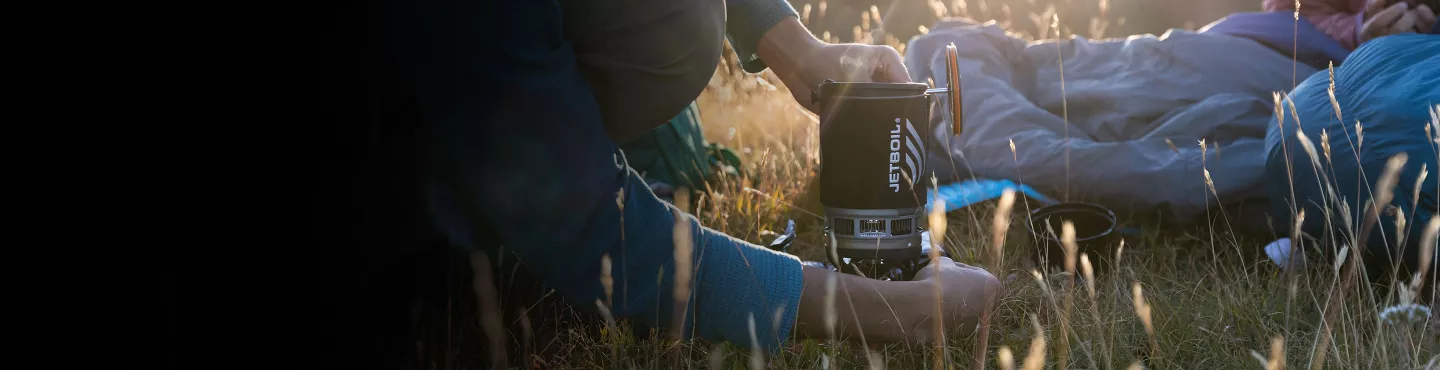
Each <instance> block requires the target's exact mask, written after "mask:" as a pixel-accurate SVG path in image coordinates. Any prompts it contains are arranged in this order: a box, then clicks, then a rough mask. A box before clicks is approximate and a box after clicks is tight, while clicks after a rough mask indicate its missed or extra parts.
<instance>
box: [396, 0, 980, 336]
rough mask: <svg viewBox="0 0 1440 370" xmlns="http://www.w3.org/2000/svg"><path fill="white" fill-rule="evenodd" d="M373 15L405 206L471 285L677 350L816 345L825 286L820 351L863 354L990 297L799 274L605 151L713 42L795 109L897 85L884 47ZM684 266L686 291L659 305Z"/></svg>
mask: <svg viewBox="0 0 1440 370" xmlns="http://www.w3.org/2000/svg"><path fill="white" fill-rule="evenodd" d="M722 4H723V8H722ZM727 13H728V14H727ZM385 14H386V17H387V18H386V25H387V26H386V28H385V40H386V43H385V47H386V52H387V54H386V55H388V56H389V58H390V59H389V60H390V61H389V64H388V65H389V66H391V67H392V68H393V69H392V71H394V72H395V74H396V76H397V78H396V81H398V82H397V85H396V86H398V87H397V88H399V89H403V90H405V91H406V94H408V96H411V97H413V102H414V104H415V107H414V109H415V110H416V111H418V112H419V113H418V116H421V117H423V124H422V125H421V126H422V127H423V129H421V130H419V132H422V134H420V135H421V136H420V137H421V138H422V139H421V140H420V142H421V143H422V144H421V145H422V146H421V149H419V150H420V151H421V153H422V154H423V156H422V157H421V158H420V159H419V163H424V167H423V171H422V172H421V173H420V174H419V178H417V179H416V181H418V183H419V187H420V188H419V189H420V192H419V193H418V194H419V197H420V199H419V204H420V206H419V209H420V210H422V212H421V213H422V214H423V217H425V219H426V220H427V222H429V223H430V224H431V225H432V226H433V230H434V233H435V234H434V236H435V237H437V238H438V240H439V242H440V243H442V244H444V245H446V246H449V247H452V248H456V249H459V250H463V251H465V252H467V253H472V254H471V255H472V256H473V257H474V258H473V259H472V262H474V263H473V264H472V268H474V269H475V270H476V271H477V272H483V271H486V270H493V269H492V268H491V266H487V264H492V263H494V261H497V260H500V259H508V258H513V259H518V261H519V263H520V264H521V265H523V266H524V270H526V271H528V272H530V273H533V274H534V276H535V277H537V278H538V280H539V281H540V282H542V283H543V284H544V285H546V286H548V287H550V288H553V289H554V290H555V292H556V293H557V294H558V295H559V296H562V297H563V298H564V299H565V300H566V301H567V302H572V303H574V304H575V306H576V307H575V308H576V309H579V310H581V311H587V312H595V311H597V310H600V309H601V307H597V306H596V302H597V301H598V302H603V303H601V305H602V306H603V309H604V310H605V311H608V313H609V314H613V315H614V316H616V317H621V318H630V319H632V320H633V321H637V322H640V323H642V324H644V325H646V326H650V327H658V328H669V327H670V325H671V323H673V322H681V323H683V324H682V325H681V326H680V332H679V333H675V334H679V335H681V336H684V337H698V338H702V339H706V340H713V341H728V342H731V343H734V344H736V345H739V346H745V347H748V346H755V347H760V348H763V349H765V350H767V351H770V352H774V351H777V350H778V349H779V348H780V343H781V342H783V341H784V340H786V339H787V338H789V337H791V336H792V335H798V336H801V337H829V335H830V334H829V333H828V331H827V329H826V327H825V325H824V322H825V317H826V309H825V304H824V303H825V295H826V293H825V292H826V282H827V281H829V280H832V279H833V280H835V281H836V282H837V284H838V286H839V292H840V293H839V298H840V299H841V300H842V301H841V302H844V301H845V300H848V301H849V302H851V303H847V304H839V305H836V309H837V311H838V315H839V316H838V319H839V320H838V321H839V324H838V326H837V329H836V332H835V333H834V334H833V335H834V337H837V338H859V337H860V336H861V335H862V333H863V336H864V338H865V339H866V340H867V341H869V342H871V343H875V342H902V341H915V340H922V341H923V340H931V339H934V338H936V336H937V335H938V333H933V332H932V331H931V329H930V325H931V323H932V321H928V320H934V319H936V318H935V317H932V316H934V314H935V312H933V306H931V305H930V304H929V303H925V304H919V303H918V302H933V300H934V299H941V300H942V301H943V303H944V309H945V311H946V312H945V314H946V316H945V317H943V318H941V319H942V322H944V323H945V325H946V330H955V329H964V328H967V327H969V328H974V326H975V325H976V322H977V321H978V320H977V318H978V317H979V316H980V313H981V311H983V310H987V309H989V308H990V307H991V306H992V305H993V303H994V301H995V299H996V296H997V294H998V291H999V283H998V281H997V280H996V279H995V277H994V276H992V275H991V274H989V273H988V272H986V271H984V270H982V269H978V268H974V267H970V266H965V265H963V264H959V263H955V262H953V261H951V260H949V259H941V260H940V261H938V262H937V263H932V264H930V265H929V266H927V267H926V269H925V270H924V271H922V272H921V273H920V274H919V275H917V278H916V279H915V280H913V281H904V282H890V281H878V280H870V279H865V278H861V277H856V276H851V275H844V274H840V273H837V272H832V271H828V270H822V269H816V268H810V267H802V265H801V263H800V261H799V260H797V259H796V258H795V257H793V256H789V255H785V254H781V253H778V252H774V251H770V250H768V249H766V248H763V247H760V246H757V245H754V244H751V243H747V242H745V241H742V240H739V239H736V238H732V237H729V236H726V235H724V234H722V233H719V232H717V231H715V230H712V229H709V228H706V227H704V226H702V225H700V224H699V222H698V221H697V220H696V219H695V218H693V217H692V216H689V215H686V214H684V213H682V212H680V211H679V210H678V209H677V208H676V207H674V206H672V205H670V204H667V203H665V202H662V201H661V200H659V199H657V198H656V196H655V195H654V194H652V192H651V191H650V190H649V189H648V188H647V187H646V185H645V183H644V181H643V180H642V179H641V178H640V176H639V175H638V174H637V173H636V172H635V171H633V170H631V169H630V168H629V167H628V166H627V161H626V158H625V154H624V153H623V152H622V151H620V150H618V149H617V145H616V143H617V142H624V141H626V140H628V139H630V138H633V137H634V136H635V135H639V134H641V133H643V132H645V131H646V130H648V129H650V128H653V127H655V126H656V125H659V124H661V123H663V122H665V121H666V120H667V119H669V118H671V117H673V116H674V115H675V114H677V113H678V112H680V110H681V109H682V108H684V107H685V106H686V105H687V104H689V103H690V102H691V101H693V100H694V98H695V97H696V96H697V95H698V94H699V93H700V92H701V91H702V90H703V89H704V87H705V85H706V83H707V82H708V80H709V79H710V76H711V75H712V74H713V73H714V71H715V66H716V64H717V62H718V61H719V58H720V55H721V50H722V45H723V42H724V41H725V39H726V38H728V39H729V41H730V42H731V45H733V47H734V49H735V50H736V51H737V55H738V57H739V58H740V62H741V65H742V66H743V67H744V68H745V70H746V71H748V72H752V73H753V72H759V71H762V70H764V69H766V68H769V69H771V70H772V71H774V72H775V74H776V75H777V76H778V77H779V79H780V80H781V81H782V82H783V83H784V85H785V86H786V87H787V88H788V89H789V90H790V91H791V92H792V94H793V95H794V97H795V99H796V101H797V102H799V103H800V104H802V105H805V106H806V107H807V108H809V109H811V110H814V109H815V108H814V106H812V105H810V104H809V95H810V91H811V89H812V88H813V87H815V86H817V85H818V84H819V83H820V82H821V81H823V80H825V79H834V80H872V79H873V80H878V81H889V82H905V81H908V77H907V72H906V70H905V69H904V66H903V64H902V63H901V62H900V58H899V55H898V54H897V53H896V52H895V51H894V50H893V49H891V48H889V47H886V46H872V45H858V44H827V43H824V42H821V41H819V40H817V39H816V38H815V37H814V36H813V35H811V34H810V33H809V31H807V30H806V29H805V27H804V26H803V25H802V24H801V23H800V22H799V21H798V19H797V17H796V16H795V12H794V9H793V8H791V7H790V6H789V4H788V3H786V2H784V1H783V0H735V1H726V2H719V1H712V0H666V1H659V0H656V1H598V2H597V1H589V2H587V1H574V0H541V1H509V2H461V1H434V2H413V3H412V2H403V3H402V2H396V3H394V4H390V7H389V8H387V9H386V11H385ZM677 230H680V231H677ZM681 251H685V252H681ZM686 252H688V253H686ZM687 254H688V255H689V256H690V257H689V258H688V260H687V261H685V262H684V263H680V264H677V263H676V261H675V260H676V259H677V258H684V257H677V256H685V255H687ZM512 256H513V257H512ZM606 259H608V260H609V261H610V264H609V266H611V269H610V270H609V271H608V274H609V276H610V277H611V278H612V279H613V284H610V285H608V286H606V285H602V283H601V276H602V274H605V273H607V271H602V260H606ZM685 265H688V266H689V267H690V268H692V269H693V277H692V278H691V279H690V281H691V282H692V283H691V284H690V286H689V287H688V289H681V291H682V292H683V291H685V290H688V291H689V293H688V295H686V296H682V297H680V298H675V297H674V295H673V294H672V292H674V291H676V289H675V285H676V284H677V283H676V282H677V279H684V277H677V276H676V271H677V268H683V266H685ZM496 274H497V275H500V273H499V272H497V273H496ZM478 278H479V279H485V278H487V277H484V276H481V277H478ZM935 284H939V285H940V286H942V287H943V291H942V292H941V293H940V294H941V296H940V297H934V296H933V292H932V290H931V289H932V287H933V286H934V285H935ZM494 298H495V297H488V298H487V297H482V299H494ZM499 299H500V300H505V297H503V296H502V297H499ZM676 302H679V303H680V304H679V306H681V307H684V308H685V309H684V310H683V311H680V312H675V310H672V309H671V307H672V306H673V305H675V303H676ZM886 302H889V304H887V303H886ZM482 304H485V303H482ZM852 304H853V305H852ZM407 345H413V343H411V344H407ZM492 355H495V354H493V353H492Z"/></svg>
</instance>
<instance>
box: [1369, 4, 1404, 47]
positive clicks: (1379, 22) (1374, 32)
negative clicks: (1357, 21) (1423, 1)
mask: <svg viewBox="0 0 1440 370" xmlns="http://www.w3.org/2000/svg"><path fill="white" fill-rule="evenodd" d="M1408 6H1409V5H1406V4H1405V3H1403V2H1400V3H1395V5H1391V6H1389V7H1387V8H1385V10H1381V11H1379V12H1377V13H1375V15H1374V16H1373V17H1370V20H1368V21H1365V24H1364V25H1362V26H1361V27H1362V28H1361V33H1362V34H1364V35H1365V36H1367V37H1370V38H1374V37H1379V36H1383V35H1385V34H1386V32H1387V31H1389V30H1390V26H1391V25H1393V24H1394V23H1395V21H1396V20H1399V19H1400V17H1402V16H1404V15H1405V13H1407V11H1406V9H1407V7H1408Z"/></svg>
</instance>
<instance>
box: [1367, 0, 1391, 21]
mask: <svg viewBox="0 0 1440 370" xmlns="http://www.w3.org/2000/svg"><path fill="white" fill-rule="evenodd" d="M1388 2H1389V0H1369V1H1366V2H1365V19H1367V20H1368V19H1370V18H1372V17H1374V16H1375V14H1376V13H1379V12H1380V11H1381V10H1384V9H1385V4H1386V3H1388Z"/></svg>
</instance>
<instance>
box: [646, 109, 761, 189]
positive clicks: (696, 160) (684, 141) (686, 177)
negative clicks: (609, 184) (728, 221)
mask: <svg viewBox="0 0 1440 370" xmlns="http://www.w3.org/2000/svg"><path fill="white" fill-rule="evenodd" d="M620 150H621V151H622V152H624V153H625V159H626V161H627V162H629V164H630V168H634V169H635V171H636V172H639V173H640V176H641V177H643V178H644V179H645V182H646V184H647V185H649V186H650V189H651V191H654V192H655V195H656V196H659V197H660V198H661V199H664V200H666V201H671V202H673V201H674V192H675V189H679V188H688V189H704V188H706V187H707V185H708V184H710V183H711V182H712V181H715V180H717V179H719V178H722V177H725V176H743V173H744V170H743V163H742V162H741V161H740V157H739V156H738V155H736V154H735V152H734V151H733V150H730V149H729V148H726V147H725V146H724V145H720V144H717V143H707V142H706V141H705V133H704V131H703V130H702V129H701V126H700V108H699V106H698V105H696V104H695V103H694V102H691V103H690V105H688V106H686V107H685V109H684V110H682V111H681V112H680V114H678V115H676V116H675V117H674V118H671V119H670V121H668V122H665V124H662V125H660V126H657V127H655V128H654V129H652V130H650V131H648V132H645V133H644V134H641V135H640V136H638V137H636V138H635V139H634V140H631V141H630V142H628V143H624V144H621V145H620ZM691 199H696V197H691ZM691 206H694V205H693V204H692V205H691ZM691 209H694V208H691Z"/></svg>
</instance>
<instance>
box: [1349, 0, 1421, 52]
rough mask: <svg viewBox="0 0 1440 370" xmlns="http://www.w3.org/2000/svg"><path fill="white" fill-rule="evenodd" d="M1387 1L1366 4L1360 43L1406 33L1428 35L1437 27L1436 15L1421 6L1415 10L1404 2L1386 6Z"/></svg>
mask: <svg viewBox="0 0 1440 370" xmlns="http://www.w3.org/2000/svg"><path fill="white" fill-rule="evenodd" d="M1387 2H1388V1H1387V0H1370V1H1369V2H1368V3H1366V4H1365V21H1364V22H1365V23H1364V24H1362V25H1361V26H1360V42H1361V43H1365V42H1366V41H1370V40H1373V39H1375V38H1378V37H1382V36H1389V35H1394V34H1401V33H1406V32H1418V33H1428V32H1430V29H1431V27H1434V26H1435V13H1434V11H1433V10H1432V9H1430V7H1428V6H1425V5H1420V6H1418V7H1415V8H1414V9H1411V8H1410V4H1408V3H1406V2H1404V1H1397V2H1395V3H1394V4H1390V5H1389V6H1386V5H1385V4H1386V3H1387Z"/></svg>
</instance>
